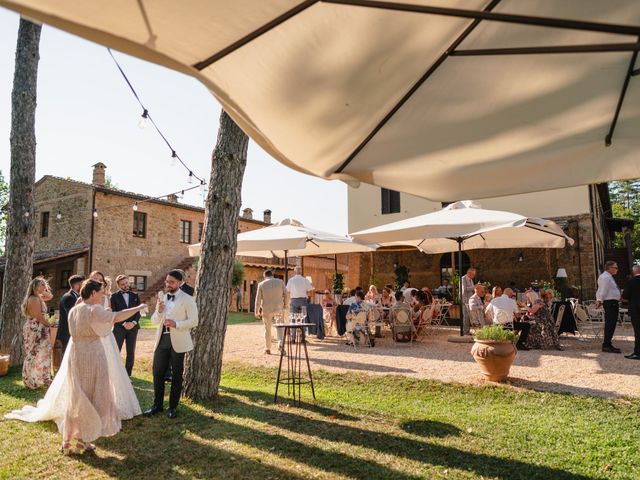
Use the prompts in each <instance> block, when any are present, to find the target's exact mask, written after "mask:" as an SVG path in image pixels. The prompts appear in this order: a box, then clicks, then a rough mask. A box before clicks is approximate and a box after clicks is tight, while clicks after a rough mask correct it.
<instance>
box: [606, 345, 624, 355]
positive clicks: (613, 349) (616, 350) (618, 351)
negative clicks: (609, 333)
mask: <svg viewBox="0 0 640 480" xmlns="http://www.w3.org/2000/svg"><path fill="white" fill-rule="evenodd" d="M602 351H603V352H605V353H621V352H622V350H620V349H619V348H616V347H614V346H613V345H611V346H610V347H602Z"/></svg>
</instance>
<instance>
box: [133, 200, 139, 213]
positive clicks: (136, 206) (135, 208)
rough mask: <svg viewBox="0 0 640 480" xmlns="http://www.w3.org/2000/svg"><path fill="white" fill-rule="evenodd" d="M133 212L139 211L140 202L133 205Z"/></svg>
mask: <svg viewBox="0 0 640 480" xmlns="http://www.w3.org/2000/svg"><path fill="white" fill-rule="evenodd" d="M133 211H134V212H137V211H138V202H136V203H134V204H133Z"/></svg>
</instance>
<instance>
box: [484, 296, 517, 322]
mask: <svg viewBox="0 0 640 480" xmlns="http://www.w3.org/2000/svg"><path fill="white" fill-rule="evenodd" d="M485 312H486V313H490V314H491V318H492V319H493V323H495V324H499V325H503V324H505V323H511V322H513V318H514V315H515V314H516V313H518V304H517V303H516V301H515V300H514V299H513V298H509V297H508V296H506V295H505V294H502V296H501V297H498V298H494V299H493V300H491V302H490V303H489V305H487V308H486V309H485ZM504 312H506V313H507V315H504Z"/></svg>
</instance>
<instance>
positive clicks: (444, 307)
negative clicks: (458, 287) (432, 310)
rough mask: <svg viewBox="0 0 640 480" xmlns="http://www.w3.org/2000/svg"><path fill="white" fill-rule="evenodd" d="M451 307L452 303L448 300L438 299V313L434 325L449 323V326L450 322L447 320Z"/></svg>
mask: <svg viewBox="0 0 640 480" xmlns="http://www.w3.org/2000/svg"><path fill="white" fill-rule="evenodd" d="M449 307H451V303H450V302H447V301H446V300H442V299H440V300H438V301H437V302H436V315H435V318H434V319H433V321H432V323H433V324H434V325H438V326H441V325H443V324H444V325H447V326H449V322H447V314H448V313H449Z"/></svg>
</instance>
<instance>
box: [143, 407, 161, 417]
mask: <svg viewBox="0 0 640 480" xmlns="http://www.w3.org/2000/svg"><path fill="white" fill-rule="evenodd" d="M162 411H163V408H162V407H156V406H155V405H154V406H153V407H151V408H150V409H149V410H146V411H145V412H144V413H143V415H144V416H145V417H153V416H154V415H155V414H157V413H160V412H162Z"/></svg>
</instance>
